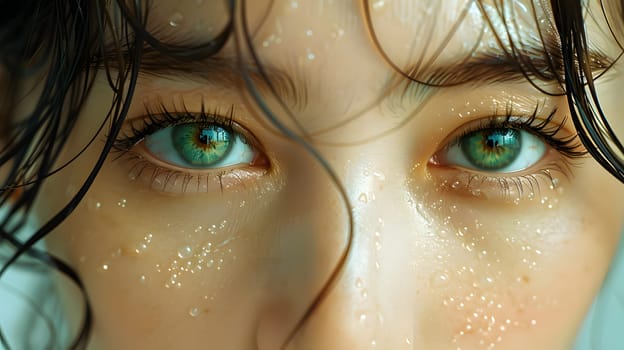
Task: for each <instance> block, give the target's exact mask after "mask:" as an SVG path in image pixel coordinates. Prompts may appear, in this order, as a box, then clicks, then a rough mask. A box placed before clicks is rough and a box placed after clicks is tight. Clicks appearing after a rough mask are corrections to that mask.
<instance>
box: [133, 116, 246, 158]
mask: <svg viewBox="0 0 624 350" xmlns="http://www.w3.org/2000/svg"><path fill="white" fill-rule="evenodd" d="M144 142H145V147H146V148H147V150H148V151H149V152H150V153H151V154H152V155H153V156H154V157H156V158H158V159H159V160H161V161H163V162H166V163H169V164H172V165H175V166H179V167H183V168H191V169H215V168H221V167H227V166H232V165H237V164H245V163H247V164H250V163H251V162H252V161H253V159H254V157H255V156H256V154H257V150H256V149H255V148H254V147H252V146H251V145H249V143H248V142H247V140H246V139H245V138H244V136H243V135H241V134H240V133H238V132H236V131H234V130H230V129H226V128H224V127H222V126H220V125H218V124H214V123H210V124H207V123H187V124H179V125H175V126H170V127H166V128H163V129H161V130H159V131H157V132H155V133H153V134H151V135H148V136H146V137H145V139H144Z"/></svg>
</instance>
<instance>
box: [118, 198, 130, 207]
mask: <svg viewBox="0 0 624 350" xmlns="http://www.w3.org/2000/svg"><path fill="white" fill-rule="evenodd" d="M126 205H128V200H127V199H125V198H122V199H120V200H119V201H118V202H117V206H118V207H120V208H125V207H126Z"/></svg>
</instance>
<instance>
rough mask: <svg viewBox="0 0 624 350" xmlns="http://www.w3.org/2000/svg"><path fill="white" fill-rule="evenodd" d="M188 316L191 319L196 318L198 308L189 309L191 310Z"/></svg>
mask: <svg viewBox="0 0 624 350" xmlns="http://www.w3.org/2000/svg"><path fill="white" fill-rule="evenodd" d="M189 315H190V316H191V317H197V316H199V309H198V308H196V307H193V308H191V309H190V310H189Z"/></svg>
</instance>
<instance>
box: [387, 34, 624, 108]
mask: <svg viewBox="0 0 624 350" xmlns="http://www.w3.org/2000/svg"><path fill="white" fill-rule="evenodd" d="M615 60H616V58H611V57H609V56H608V55H607V54H606V53H604V52H603V51H601V50H599V49H597V48H592V47H590V48H589V49H588V60H587V62H589V63H590V69H591V71H592V72H593V73H595V74H594V78H596V77H597V76H599V75H602V74H603V73H605V72H606V71H607V70H609V69H610V68H611V66H612V65H613V63H614V62H615ZM394 68H395V69H397V68H398V67H396V66H394ZM402 75H403V76H402V78H403V79H405V80H407V84H403V85H400V84H397V85H396V86H402V87H403V88H402V89H395V90H396V91H390V92H389V93H388V98H389V99H390V100H391V101H392V102H391V104H396V103H403V102H402V101H405V99H406V98H407V100H408V101H410V100H414V101H418V102H420V101H422V100H423V98H425V97H426V96H429V93H430V92H431V91H432V90H431V89H432V88H439V87H453V86H462V85H467V84H472V85H475V86H479V85H487V84H495V83H525V84H531V85H533V86H534V87H536V89H538V90H539V91H541V92H542V93H544V94H547V95H562V94H564V93H565V91H564V89H565V87H564V80H565V71H564V65H563V56H562V54H561V49H560V48H559V46H558V44H556V43H555V42H554V41H549V42H547V43H546V44H544V43H541V42H540V43H538V42H534V43H532V44H531V45H529V44H525V45H524V46H523V47H522V48H521V49H519V48H517V47H516V48H514V50H513V51H511V50H510V51H506V50H503V49H500V48H491V49H489V50H487V51H482V52H475V53H473V54H471V55H469V56H467V57H466V58H464V59H463V60H462V59H461V58H460V59H458V60H457V61H455V62H452V63H444V64H432V65H430V66H422V67H419V66H417V65H413V66H411V68H408V69H407V70H405V71H404V72H403V73H402ZM410 77H411V78H410ZM538 82H540V83H544V84H539V86H538ZM546 86H548V87H549V90H546V89H545V88H546ZM551 86H552V87H551ZM397 101H398V102H397Z"/></svg>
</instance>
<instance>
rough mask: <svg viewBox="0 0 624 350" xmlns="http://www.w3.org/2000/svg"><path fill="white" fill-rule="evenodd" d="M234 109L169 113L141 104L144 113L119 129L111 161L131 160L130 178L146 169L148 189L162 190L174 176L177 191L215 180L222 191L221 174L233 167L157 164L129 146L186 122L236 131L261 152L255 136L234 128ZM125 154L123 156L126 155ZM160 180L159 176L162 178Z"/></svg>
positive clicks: (165, 189)
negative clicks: (178, 183) (195, 168)
mask: <svg viewBox="0 0 624 350" xmlns="http://www.w3.org/2000/svg"><path fill="white" fill-rule="evenodd" d="M234 116H235V108H234V106H231V107H230V108H229V110H228V112H227V113H222V112H220V111H219V109H214V110H213V111H212V112H207V111H206V109H205V108H204V106H203V105H202V107H201V110H200V111H199V112H189V111H188V109H186V108H185V107H183V108H182V111H175V112H171V111H169V110H168V109H167V107H166V106H165V105H164V104H162V103H161V104H159V105H158V106H157V107H156V110H154V108H153V107H149V106H145V114H144V116H143V117H140V118H137V119H136V121H135V120H132V121H130V125H129V129H126V130H125V131H122V133H123V134H121V133H120V135H119V136H118V137H117V139H116V140H115V143H114V145H113V152H115V153H118V155H117V156H116V157H115V158H114V160H118V159H122V158H125V159H126V160H129V161H131V162H133V164H132V166H131V167H130V170H129V176H130V177H131V178H133V179H136V178H138V177H143V176H144V174H143V173H144V172H146V171H148V174H150V175H149V176H146V177H149V178H150V179H149V183H148V185H149V186H150V187H152V188H156V187H157V188H158V189H160V190H162V191H164V192H170V191H167V188H168V187H169V186H170V185H171V184H172V183H173V184H175V182H176V181H178V179H180V178H181V179H182V188H181V189H180V190H179V191H180V192H181V193H186V192H188V186H189V185H190V184H196V185H197V191H201V188H202V186H205V187H206V188H207V187H208V182H209V181H211V180H216V183H218V184H219V186H220V189H221V192H223V189H224V185H223V181H222V179H223V177H224V176H225V175H227V174H230V173H233V172H234V170H236V169H212V170H211V169H203V170H201V171H196V172H192V171H191V172H189V170H188V169H185V170H176V169H171V168H168V167H164V166H160V165H157V164H154V163H152V162H151V161H149V160H147V159H145V157H144V156H142V155H140V154H138V153H135V152H133V151H132V148H133V147H134V146H136V145H137V144H138V143H140V142H141V141H143V140H144V139H145V138H146V137H147V136H150V135H152V134H154V133H156V132H157V131H160V130H162V129H165V128H168V127H173V126H176V125H181V124H186V123H206V124H213V125H217V126H219V127H221V128H223V129H225V130H226V131H228V132H231V133H236V134H238V135H239V136H240V137H241V139H242V140H243V142H244V143H246V144H249V145H251V146H252V147H253V148H255V149H257V150H259V152H262V151H261V149H262V148H261V147H260V145H259V144H257V141H255V138H254V137H253V136H251V135H249V132H248V131H247V130H245V129H243V128H241V127H237V126H236V123H235V122H234ZM126 156H127V158H126ZM163 178H164V181H161V180H159V179H163ZM233 179H234V181H235V182H236V181H242V180H241V179H240V177H238V176H234V177H233ZM158 181H160V183H158V184H157V182H158Z"/></svg>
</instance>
